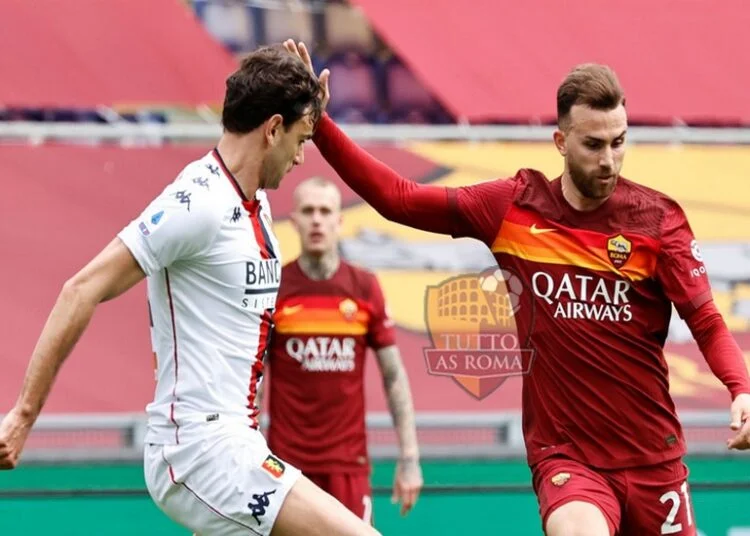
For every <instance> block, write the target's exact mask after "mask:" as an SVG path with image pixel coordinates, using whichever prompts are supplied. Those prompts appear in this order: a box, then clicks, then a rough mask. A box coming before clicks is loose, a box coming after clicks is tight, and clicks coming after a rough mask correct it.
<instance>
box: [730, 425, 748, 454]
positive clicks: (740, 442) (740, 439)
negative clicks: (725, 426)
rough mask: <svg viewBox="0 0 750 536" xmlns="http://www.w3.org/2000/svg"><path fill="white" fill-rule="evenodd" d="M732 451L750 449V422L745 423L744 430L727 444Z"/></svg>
mask: <svg viewBox="0 0 750 536" xmlns="http://www.w3.org/2000/svg"><path fill="white" fill-rule="evenodd" d="M727 446H728V447H729V448H730V449H737V450H746V449H750V421H745V423H744V425H743V426H742V429H741V430H740V431H739V432H737V434H736V435H735V436H734V437H733V438H732V439H730V440H729V441H728V442H727Z"/></svg>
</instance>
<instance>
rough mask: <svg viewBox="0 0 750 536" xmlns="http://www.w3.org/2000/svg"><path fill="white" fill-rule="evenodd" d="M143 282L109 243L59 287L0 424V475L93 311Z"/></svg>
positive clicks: (116, 244) (13, 460) (119, 246)
mask: <svg viewBox="0 0 750 536" xmlns="http://www.w3.org/2000/svg"><path fill="white" fill-rule="evenodd" d="M144 277H145V275H144V273H143V271H142V270H141V268H140V266H139V265H138V263H137V262H136V261H135V259H134V258H133V256H132V255H131V253H130V251H129V250H128V249H127V248H126V247H125V245H124V244H123V243H122V242H121V241H120V239H119V238H115V239H114V240H113V241H112V242H110V244H109V245H107V247H105V248H104V250H102V252H101V253H99V255H97V256H96V257H95V258H94V259H93V260H92V261H91V262H90V263H89V264H88V265H87V266H86V267H84V268H83V269H82V270H81V271H80V272H78V273H77V274H76V275H75V276H73V277H72V278H71V279H70V280H68V281H67V282H66V283H65V284H64V285H63V288H62V291H61V292H60V295H59V296H58V298H57V302H56V303H55V305H54V307H53V308H52V312H51V313H50V315H49V318H48V319H47V323H46V324H45V326H44V328H43V330H42V333H41V335H40V337H39V341H38V342H37V345H36V348H34V352H33V353H32V356H31V360H30V362H29V366H28V369H27V371H26V378H25V379H24V382H23V386H22V388H21V393H20V395H19V397H18V400H17V402H16V404H15V406H14V407H13V409H11V411H10V412H9V413H8V414H7V415H6V416H5V418H4V419H3V421H2V423H0V469H12V468H14V467H15V466H16V465H17V463H18V459H19V457H20V454H21V450H22V449H23V446H24V443H25V442H26V438H27V437H28V434H29V432H30V431H31V427H32V426H33V424H34V422H35V421H36V419H37V417H38V416H39V413H40V412H41V410H42V407H43V406H44V403H45V401H46V400H47V396H48V395H49V393H50V389H51V388H52V384H53V383H54V380H55V377H56V376H57V373H58V371H59V370H60V366H61V365H62V363H63V362H64V361H65V359H66V358H67V357H68V355H69V354H70V352H71V351H72V350H73V347H74V346H75V344H76V342H78V339H79V338H80V337H81V335H82V334H83V332H84V330H85V329H86V326H87V325H88V323H89V321H90V320H91V317H92V316H93V314H94V310H95V308H96V306H97V305H98V304H99V303H101V302H104V301H107V300H110V299H112V298H115V297H117V296H119V295H120V294H122V293H123V292H125V291H126V290H128V289H129V288H131V287H133V286H134V285H135V284H137V283H138V282H139V281H141V280H142V279H143V278H144Z"/></svg>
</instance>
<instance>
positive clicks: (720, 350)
mask: <svg viewBox="0 0 750 536" xmlns="http://www.w3.org/2000/svg"><path fill="white" fill-rule="evenodd" d="M687 324H688V326H689V327H690V331H691V332H692V334H693V337H694V338H695V340H696V342H697V343H698V347H699V348H700V350H701V352H702V353H703V356H704V357H705V359H706V362H707V363H708V366H709V367H710V368H711V371H712V372H713V373H714V375H715V376H716V377H717V378H719V380H721V382H722V383H723V384H724V385H725V386H726V387H727V389H729V392H730V393H731V395H732V399H734V398H735V397H736V396H737V395H738V394H740V393H749V394H750V377H748V371H747V366H746V365H745V360H744V357H743V355H742V350H741V349H740V347H739V346H738V345H737V342H736V341H735V340H734V337H732V334H731V333H730V332H729V329H728V328H727V326H726V324H725V323H724V319H723V318H722V316H721V313H720V312H719V311H718V310H717V309H716V306H715V305H714V303H713V301H709V302H707V303H705V304H703V305H702V306H701V307H699V308H698V309H697V310H696V311H695V312H693V314H692V315H690V316H689V317H688V318H687Z"/></svg>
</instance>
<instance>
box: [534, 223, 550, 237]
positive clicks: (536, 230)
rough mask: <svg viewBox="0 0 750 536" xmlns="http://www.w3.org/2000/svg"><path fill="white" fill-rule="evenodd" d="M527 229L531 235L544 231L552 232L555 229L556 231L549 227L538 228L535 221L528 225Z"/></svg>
mask: <svg viewBox="0 0 750 536" xmlns="http://www.w3.org/2000/svg"><path fill="white" fill-rule="evenodd" d="M529 231H530V232H531V234H533V235H539V234H544V233H554V232H555V231H557V229H550V228H545V229H540V228H539V227H537V226H536V223H535V224H533V225H532V226H531V227H529Z"/></svg>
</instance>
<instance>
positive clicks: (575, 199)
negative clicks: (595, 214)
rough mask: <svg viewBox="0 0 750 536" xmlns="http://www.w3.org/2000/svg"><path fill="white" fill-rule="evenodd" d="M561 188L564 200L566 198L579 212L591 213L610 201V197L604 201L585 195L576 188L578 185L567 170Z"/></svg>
mask: <svg viewBox="0 0 750 536" xmlns="http://www.w3.org/2000/svg"><path fill="white" fill-rule="evenodd" d="M561 186H562V195H563V198H565V201H567V202H568V204H569V205H570V206H571V207H573V208H574V209H575V210H578V211H579V212H591V211H592V210H596V209H597V208H599V207H600V206H602V205H603V204H604V203H606V201H607V199H609V197H605V198H603V199H592V198H590V197H586V196H585V195H583V194H582V193H581V191H580V190H579V189H578V188H576V185H575V184H574V183H573V179H571V178H570V174H569V173H568V172H567V170H566V171H565V172H564V173H563V175H562V179H561Z"/></svg>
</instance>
